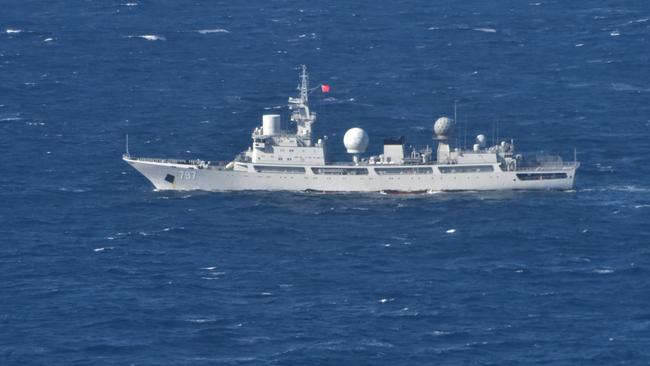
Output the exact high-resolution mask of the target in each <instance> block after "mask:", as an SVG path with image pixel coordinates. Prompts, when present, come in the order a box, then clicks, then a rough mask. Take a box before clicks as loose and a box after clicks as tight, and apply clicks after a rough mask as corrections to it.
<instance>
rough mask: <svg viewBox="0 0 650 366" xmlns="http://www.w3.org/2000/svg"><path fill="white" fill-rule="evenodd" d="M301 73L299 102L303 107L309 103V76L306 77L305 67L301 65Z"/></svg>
mask: <svg viewBox="0 0 650 366" xmlns="http://www.w3.org/2000/svg"><path fill="white" fill-rule="evenodd" d="M301 67H302V73H301V74H300V87H299V88H298V90H300V100H301V101H302V103H303V104H304V105H307V104H308V103H309V76H308V75H307V66H305V65H301Z"/></svg>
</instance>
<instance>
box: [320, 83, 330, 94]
mask: <svg viewBox="0 0 650 366" xmlns="http://www.w3.org/2000/svg"><path fill="white" fill-rule="evenodd" d="M320 90H321V91H322V92H323V93H329V92H330V86H329V85H327V84H321V86H320Z"/></svg>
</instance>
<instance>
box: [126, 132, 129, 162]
mask: <svg viewBox="0 0 650 366" xmlns="http://www.w3.org/2000/svg"><path fill="white" fill-rule="evenodd" d="M126 156H130V155H129V134H128V133H127V134H126Z"/></svg>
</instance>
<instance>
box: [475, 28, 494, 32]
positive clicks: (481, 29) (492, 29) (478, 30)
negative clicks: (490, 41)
mask: <svg viewBox="0 0 650 366" xmlns="http://www.w3.org/2000/svg"><path fill="white" fill-rule="evenodd" d="M472 30H475V31H477V32H483V33H496V32H497V30H496V29H494V28H474V29H472Z"/></svg>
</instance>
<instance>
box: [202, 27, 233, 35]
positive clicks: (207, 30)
mask: <svg viewBox="0 0 650 366" xmlns="http://www.w3.org/2000/svg"><path fill="white" fill-rule="evenodd" d="M196 32H197V33H200V34H212V33H230V31H229V30H227V29H223V28H215V29H199V30H197V31H196Z"/></svg>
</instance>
